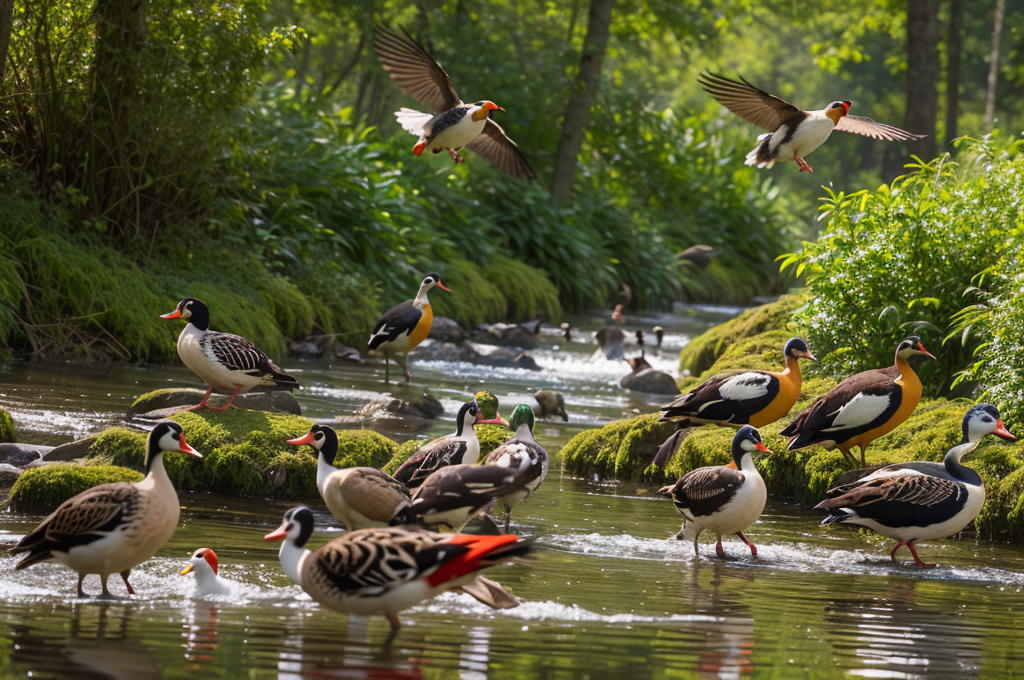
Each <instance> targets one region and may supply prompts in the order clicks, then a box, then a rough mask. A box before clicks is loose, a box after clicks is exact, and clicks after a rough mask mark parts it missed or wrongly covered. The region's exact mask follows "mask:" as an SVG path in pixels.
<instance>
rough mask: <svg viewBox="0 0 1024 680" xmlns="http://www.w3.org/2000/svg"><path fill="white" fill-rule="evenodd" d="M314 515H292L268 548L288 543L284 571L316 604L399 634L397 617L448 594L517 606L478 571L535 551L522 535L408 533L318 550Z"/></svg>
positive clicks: (387, 532)
mask: <svg viewBox="0 0 1024 680" xmlns="http://www.w3.org/2000/svg"><path fill="white" fill-rule="evenodd" d="M312 535H313V511H312V510H310V509H309V508H307V507H305V506H299V507H296V508H292V509H290V510H288V512H286V513H285V515H284V521H283V522H282V523H281V526H279V527H278V528H277V529H276V530H274V531H272V532H270V533H269V534H267V535H266V536H264V537H263V538H264V540H266V541H282V543H281V549H280V551H279V558H280V560H281V566H282V568H283V569H284V572H285V574H287V576H288V578H290V579H291V580H292V581H294V582H295V583H296V584H297V585H298V586H299V587H301V588H302V589H303V590H304V591H306V593H308V594H309V596H310V597H311V598H313V600H314V601H316V602H318V603H319V604H321V605H322V606H324V607H326V608H327V609H331V610H333V611H337V612H342V613H345V614H358V615H362V616H373V615H378V616H383V617H384V618H386V619H387V620H388V622H389V623H390V624H391V632H392V635H394V634H395V633H397V632H398V630H399V628H400V627H401V621H400V620H399V619H398V614H399V612H402V611H404V610H406V609H408V608H409V607H412V606H414V605H416V604H418V603H420V602H422V601H423V600H428V599H431V598H433V597H435V596H437V595H440V594H441V593H443V592H446V591H449V590H458V591H461V592H465V593H468V594H469V595H471V596H473V597H474V598H476V599H477V600H479V601H480V602H483V603H484V604H486V605H488V606H491V607H494V608H496V609H507V608H510V607H515V606H517V605H518V604H519V603H518V601H517V600H516V598H515V597H514V596H513V595H512V594H511V593H510V592H508V591H507V590H506V589H505V588H503V587H502V586H500V585H499V584H497V583H495V582H494V581H490V580H489V579H485V578H484V577H483V576H480V575H479V574H478V572H479V571H480V570H482V569H485V568H487V567H491V566H494V565H497V564H504V563H505V562H508V561H509V560H512V559H515V558H518V557H521V556H522V555H525V554H526V553H527V552H528V551H529V550H530V545H531V544H530V543H529V542H528V541H523V540H521V539H520V538H519V537H518V536H513V535H509V534H504V535H499V536H475V535H469V534H438V533H433V532H428V531H422V530H416V531H414V530H410V529H408V528H403V527H386V528H379V529H360V530H357V531H350V532H347V533H345V534H343V535H341V536H340V537H338V538H335V539H334V540H333V541H331V542H329V543H327V544H326V545H324V546H323V547H321V548H319V549H317V550H316V551H310V550H307V549H306V548H305V545H306V543H307V542H308V541H309V538H310V536H312Z"/></svg>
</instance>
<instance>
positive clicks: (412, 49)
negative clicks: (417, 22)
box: [373, 25, 462, 113]
mask: <svg viewBox="0 0 1024 680" xmlns="http://www.w3.org/2000/svg"><path fill="white" fill-rule="evenodd" d="M402 32H403V33H405V37H404V38H403V37H402V36H400V35H398V34H397V33H395V32H394V31H390V30H388V29H386V28H384V27H383V26H379V25H378V26H374V28H373V51H374V52H376V53H377V58H378V59H380V63H381V66H383V67H384V70H385V71H387V72H388V73H389V74H390V75H391V79H392V80H394V81H395V82H396V83H397V84H398V86H399V87H400V88H402V91H403V92H405V93H406V94H407V95H409V96H411V97H413V98H414V99H416V101H418V102H420V103H422V104H426V105H427V106H429V107H430V108H431V109H433V110H434V113H440V112H441V111H447V110H448V109H450V108H452V107H454V106H458V105H459V104H461V103H462V100H461V99H459V95H457V94H455V88H454V87H452V81H451V79H449V78H448V74H447V73H445V72H444V69H443V68H441V66H440V65H439V64H438V63H437V62H436V61H434V58H433V57H431V56H430V55H429V54H428V53H427V51H426V50H425V49H423V46H422V45H420V44H419V43H418V42H416V41H415V40H413V38H412V36H411V35H409V34H408V33H407V32H406V31H405V30H404V29H403V30H402Z"/></svg>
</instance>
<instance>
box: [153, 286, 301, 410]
mask: <svg viewBox="0 0 1024 680" xmlns="http://www.w3.org/2000/svg"><path fill="white" fill-rule="evenodd" d="M160 318H161V319H185V320H187V321H188V323H187V324H185V328H184V329H182V331H181V334H180V335H179V336H178V356H179V357H181V361H182V362H183V363H184V364H185V365H186V366H188V367H189V368H190V369H192V372H193V373H195V374H196V375H198V376H199V377H200V378H202V379H203V380H205V381H206V382H207V383H209V385H210V386H209V387H208V388H206V394H205V395H203V400H202V401H201V402H199V404H198V405H196V406H193V407H191V409H190V410H199V409H201V408H207V409H210V410H211V411H226V410H227V409H228V408H230V407H231V404H232V403H233V402H234V401H235V397H237V396H238V394H239V392H248V391H249V390H251V389H252V388H254V387H256V386H258V385H267V386H272V387H277V388H282V389H289V390H294V389H296V388H298V387H299V382H298V381H297V380H296V379H295V378H293V377H292V376H290V375H288V374H286V373H284V372H283V371H282V370H281V369H280V368H278V367H277V364H275V363H274V362H273V361H271V359H270V357H268V356H267V354H266V352H264V351H263V350H261V349H260V348H259V347H257V346H256V345H254V344H253V343H252V342H250V341H249V340H246V339H245V338H243V337H242V336H240V335H234V334H232V333H218V332H216V331H211V330H210V310H209V308H208V307H207V306H206V305H205V304H204V303H203V302H202V301H200V300H197V299H196V298H191V297H189V298H185V299H184V300H182V301H181V302H179V303H178V306H177V307H175V309H174V311H173V312H168V313H167V314H162V315H160ZM214 388H217V389H222V390H233V391H232V393H231V398H230V399H228V403H227V404H225V405H224V406H218V407H214V406H210V405H209V404H207V401H208V400H209V399H210V394H211V393H212V392H213V390H214Z"/></svg>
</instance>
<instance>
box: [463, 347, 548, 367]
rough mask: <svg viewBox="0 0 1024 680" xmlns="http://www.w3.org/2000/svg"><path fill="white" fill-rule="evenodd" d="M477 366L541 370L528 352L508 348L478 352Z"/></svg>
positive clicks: (495, 348)
mask: <svg viewBox="0 0 1024 680" xmlns="http://www.w3.org/2000/svg"><path fill="white" fill-rule="evenodd" d="M473 363H475V364H482V365H484V366H496V367H498V368H523V369H526V370H528V371H539V370H541V368H540V365H539V364H537V360H536V359H534V358H533V357H531V356H530V355H529V354H527V353H526V352H518V351H516V350H513V349H508V348H507V347H494V348H492V349H491V351H489V352H486V353H482V352H476V359H475V361H474V362H473Z"/></svg>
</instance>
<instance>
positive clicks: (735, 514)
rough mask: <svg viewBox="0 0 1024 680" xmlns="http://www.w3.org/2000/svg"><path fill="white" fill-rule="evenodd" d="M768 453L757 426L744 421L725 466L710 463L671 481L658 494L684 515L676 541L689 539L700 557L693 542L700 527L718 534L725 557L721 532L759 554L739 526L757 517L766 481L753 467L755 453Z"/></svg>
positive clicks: (719, 552) (719, 549)
mask: <svg viewBox="0 0 1024 680" xmlns="http://www.w3.org/2000/svg"><path fill="white" fill-rule="evenodd" d="M754 451H763V452H765V453H770V451H768V447H766V446H765V445H764V444H762V443H761V434H760V433H759V432H758V431H757V428H755V427H752V426H750V425H744V426H743V427H741V428H740V429H739V430H738V431H737V432H736V436H734V437H733V439H732V460H733V463H734V464H735V466H736V467H735V469H734V468H732V467H730V466H728V465H714V466H709V467H702V468H697V469H696V470H691V471H690V472H688V473H686V474H685V475H683V476H682V477H680V478H679V479H678V481H676V483H675V484H671V485H669V486H665V487H662V488H661V489H660V490H659V492H660V493H663V494H666V495H668V496H671V497H672V502H673V503H674V504H675V506H676V509H677V510H679V512H680V513H681V514H682V515H683V517H684V518H685V519H684V521H683V528H682V530H681V531H680V532H679V533H678V534H677V535H676V538H678V539H680V540H687V541H693V550H694V552H695V553H696V554H697V555H698V556H699V555H700V547H699V546H698V544H697V540H698V539H699V538H700V535H701V533H703V532H704V530H710V531H712V532H714V534H715V536H717V537H718V543H717V544H716V545H715V554H717V555H718V556H719V557H725V549H724V548H722V536H725V535H728V534H736V535H737V536H739V537H740V540H742V541H743V542H744V543H746V545H747V547H748V548H750V554H751V556H753V557H757V548H756V547H755V546H754V544H753V543H751V542H750V541H749V540H748V539H747V537H746V536H745V535H744V534H743V530H744V529H746V528H747V527H748V526H750V525H751V524H753V523H754V522H756V521H757V519H758V518H759V517H760V516H761V512H762V511H763V510H764V503H765V501H766V500H767V498H768V493H767V490H766V489H765V486H764V480H763V479H761V474H760V473H759V472H758V471H757V467H756V466H755V465H754V458H753V452H754Z"/></svg>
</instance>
